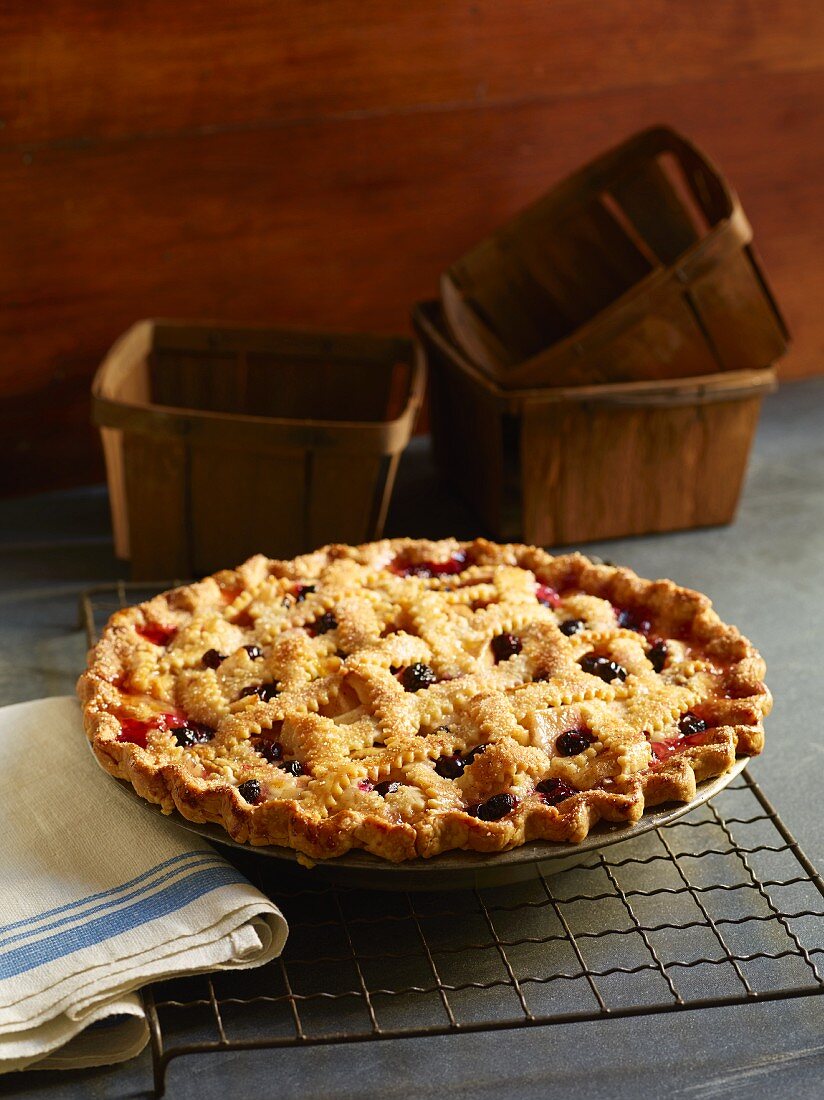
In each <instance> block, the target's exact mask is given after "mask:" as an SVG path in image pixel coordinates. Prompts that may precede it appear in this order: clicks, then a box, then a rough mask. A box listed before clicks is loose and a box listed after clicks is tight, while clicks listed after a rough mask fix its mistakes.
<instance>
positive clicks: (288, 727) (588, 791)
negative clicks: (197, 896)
mask: <svg viewBox="0 0 824 1100" xmlns="http://www.w3.org/2000/svg"><path fill="white" fill-rule="evenodd" d="M764 671H765V669H764V662H763V661H762V660H761V657H760V656H759V655H758V653H757V652H756V651H755V649H753V647H752V646H751V645H750V643H749V642H748V641H747V640H746V639H745V638H743V637H742V636H741V635H740V634H739V633H738V631H737V630H736V629H735V628H734V627H732V626H726V625H725V624H724V623H722V622H721V620H720V619H719V618H718V616H717V615H716V614H715V612H714V611H713V610H712V607H711V604H710V601H709V600H708V599H707V598H706V597H705V596H702V595H699V594H698V593H696V592H691V591H689V590H687V589H684V588H679V587H678V586H677V585H675V584H673V583H672V582H671V581H667V580H662V581H647V580H642V579H641V578H639V577H637V576H636V575H635V574H634V573H633V572H631V571H630V570H628V569H623V568H616V567H613V566H609V565H602V564H594V563H593V562H591V561H590V560H589V559H587V558H585V557H583V556H581V555H579V554H570V555H565V556H562V557H552V556H551V555H550V554H548V553H546V552H545V551H543V550H540V549H536V548H534V547H530V546H501V545H497V544H495V543H491V542H487V541H485V540H483V539H478V540H476V541H475V542H472V543H459V542H456V541H454V540H452V539H447V540H444V541H440V542H428V541H423V540H412V539H395V540H385V541H382V542H375V543H369V544H367V545H364V546H356V547H353V546H329V547H326V548H325V549H322V550H318V551H317V552H315V553H312V554H307V555H304V556H303V557H299V558H296V559H294V560H293V561H271V560H268V559H267V558H265V557H262V556H258V557H254V558H251V559H250V560H249V561H247V562H246V563H245V564H243V565H241V566H240V568H239V569H236V570H226V571H224V572H221V573H218V574H216V575H215V576H213V577H209V578H207V579H206V580H203V581H200V582H199V583H197V584H192V585H187V586H186V587H184V588H178V589H175V590H173V591H171V592H166V593H164V594H163V595H160V596H157V597H156V598H154V599H152V600H150V601H149V602H148V603H144V604H141V605H140V606H139V607H132V608H128V609H127V610H124V611H119V612H118V613H117V614H115V615H114V616H113V617H112V619H111V621H110V622H109V624H108V626H107V627H106V630H105V632H104V634H103V636H102V638H101V640H100V642H99V643H98V645H97V646H95V648H94V649H93V650H92V651H91V654H90V657H89V668H88V670H87V671H86V673H85V674H84V675H83V676H82V677H81V679H80V681H79V685H78V690H79V693H80V697H81V699H82V701H83V704H84V716H85V726H86V732H87V734H88V737H89V739H90V741H91V743H92V745H93V747H94V751H95V754H96V756H97V759H98V760H99V761H100V763H101V764H102V766H103V767H104V768H105V769H106V770H107V771H109V772H111V773H112V774H113V775H115V776H118V777H119V778H121V779H126V780H128V781H129V782H130V783H131V784H132V785H133V786H134V788H135V789H136V790H137V791H138V792H139V794H141V795H142V796H143V797H144V798H146V799H148V800H149V801H151V802H155V803H158V804H159V805H160V806H161V807H162V808H163V810H164V811H165V812H171V811H172V810H175V809H176V810H178V811H179V812H180V813H181V814H183V816H184V817H186V818H189V819H190V820H192V821H199V822H205V821H209V822H217V823H219V824H221V825H223V826H224V827H225V829H226V830H227V831H228V832H229V833H230V834H231V836H232V837H234V838H235V839H236V840H240V841H251V843H252V844H278V845H287V846H290V847H292V848H295V849H297V850H298V851H300V852H302V853H304V854H305V855H306V856H309V857H311V858H312V859H323V858H328V857H331V856H339V855H341V854H342V853H344V852H347V851H348V850H350V849H351V848H363V849H366V850H367V851H369V852H373V853H375V854H376V855H378V856H382V857H384V858H386V859H389V860H407V859H414V858H416V857H421V856H422V857H429V856H434V855H436V854H437V853H439V852H443V851H446V850H449V849H455V848H464V849H472V850H475V851H483V852H492V851H500V850H502V849H506V848H512V847H514V846H516V845H520V844H523V843H524V842H526V841H530V840H535V839H539V838H541V839H546V840H551V841H573V842H577V841H580V840H582V839H583V838H584V837H585V836H586V835H587V833H588V832H589V830H590V829H591V828H592V827H593V825H595V824H596V822H598V821H599V820H601V819H605V820H607V821H611V822H631V821H635V820H637V819H638V818H639V817H640V816H641V814H642V813H643V811H644V808H645V806H654V805H656V804H659V803H662V802H665V801H669V800H678V801H689V800H690V799H692V798H693V797H694V795H695V786H696V781H698V780H702V779H705V778H707V777H709V776H714V775H719V774H721V773H723V772H724V771H726V770H727V769H728V768H730V766H731V765H732V763H733V761H734V760H735V756H736V754H737V753H738V754H744V755H751V754H754V753H758V752H760V751H761V748H762V745H763V739H764V738H763V726H762V720H763V718H764V716H765V715H766V714H768V713H769V710H770V706H771V702H772V700H771V697H770V694H769V691H768V690H767V688H766V686H765V684H764V683H763V676H764Z"/></svg>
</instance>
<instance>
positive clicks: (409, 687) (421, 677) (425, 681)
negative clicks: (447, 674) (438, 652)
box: [399, 661, 438, 691]
mask: <svg viewBox="0 0 824 1100" xmlns="http://www.w3.org/2000/svg"><path fill="white" fill-rule="evenodd" d="M399 679H400V682H401V683H402V684H403V686H404V688H405V689H406V691H420V690H421V688H427V687H429V685H430V684H434V683H435V681H436V680H437V679H438V677H437V676H436V675H435V673H434V672H433V671H432V669H431V668H430V667H429V665H425V664H423V663H422V662H421V661H416V662H415V664H414V665H410V666H409V668H405V669H404V670H403V671H402V672H401V674H400V677H399Z"/></svg>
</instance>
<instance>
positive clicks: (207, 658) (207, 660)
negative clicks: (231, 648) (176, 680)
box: [200, 649, 226, 668]
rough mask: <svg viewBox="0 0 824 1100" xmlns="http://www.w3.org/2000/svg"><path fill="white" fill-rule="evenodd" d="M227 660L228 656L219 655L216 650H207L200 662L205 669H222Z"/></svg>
mask: <svg viewBox="0 0 824 1100" xmlns="http://www.w3.org/2000/svg"><path fill="white" fill-rule="evenodd" d="M225 660H226V654H225V653H218V651H217V650H216V649H207V650H206V652H205V653H204V654H203V656H202V657H201V658H200V662H201V664H202V665H203V667H204V668H220V666H221V665H222V664H223V662H224V661H225Z"/></svg>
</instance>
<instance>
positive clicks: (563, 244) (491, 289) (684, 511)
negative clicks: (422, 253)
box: [413, 127, 788, 545]
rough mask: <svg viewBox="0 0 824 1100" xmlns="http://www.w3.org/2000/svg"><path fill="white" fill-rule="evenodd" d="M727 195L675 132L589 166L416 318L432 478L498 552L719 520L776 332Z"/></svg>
mask: <svg viewBox="0 0 824 1100" xmlns="http://www.w3.org/2000/svg"><path fill="white" fill-rule="evenodd" d="M751 240H752V230H751V228H750V226H749V223H748V222H747V219H746V217H745V216H744V212H743V210H742V208H741V205H740V203H739V201H738V198H737V197H736V195H735V194H734V192H733V191H732V189H731V188H730V187H729V186H728V184H727V183H726V181H725V180H724V178H723V177H722V176H721V174H720V173H719V172H718V170H717V169H716V168H714V167H713V165H712V164H711V163H710V162H709V161H708V160H707V158H706V157H705V156H703V155H702V154H701V153H700V152H699V151H698V150H697V149H696V148H695V147H694V146H693V145H691V144H690V143H689V142H687V141H685V140H684V139H683V138H682V137H680V136H679V135H677V134H676V133H674V132H673V131H672V130H669V129H665V128H661V127H657V128H655V129H652V130H646V131H644V132H642V133H640V134H638V135H636V136H635V137H633V138H631V139H630V140H629V141H627V142H625V143H624V144H623V145H621V146H620V147H618V148H617V149H614V150H612V151H611V152H609V153H607V154H605V155H604V156H602V157H600V158H599V159H597V160H596V161H594V162H593V163H591V164H589V165H588V166H586V167H585V168H583V169H582V170H580V171H579V172H577V173H575V174H574V175H573V176H571V177H569V178H568V179H566V180H565V181H563V182H562V183H560V184H559V185H557V186H556V187H554V188H553V189H552V190H551V191H550V192H549V193H548V194H546V195H545V196H544V197H543V198H542V199H540V200H539V201H538V202H537V203H535V204H534V205H533V206H532V207H530V208H529V209H527V210H525V211H524V212H522V213H521V214H519V215H518V216H517V217H516V218H514V219H513V220H512V221H511V222H510V223H508V224H507V225H505V226H503V227H502V228H501V229H499V230H498V231H497V232H496V233H495V234H494V235H493V236H492V237H490V238H489V239H488V240H485V241H483V242H482V243H481V244H479V245H477V246H476V247H475V248H473V249H472V250H471V251H470V252H469V253H468V254H467V255H466V256H464V257H463V258H462V259H461V260H459V261H458V262H457V263H455V264H454V265H453V266H452V267H451V268H450V269H449V271H448V272H447V273H446V274H445V275H444V276H443V278H442V282H441V299H440V302H431V303H424V304H422V305H419V306H418V307H417V308H416V309H415V311H414V315H413V321H414V327H415V330H416V333H417V336H418V355H419V357H420V358H421V359H422V360H424V361H426V362H427V363H428V365H429V368H430V378H431V383H430V385H431V396H432V430H433V435H434V439H435V447H436V453H437V456H438V460H439V463H440V466H441V469H442V471H443V473H444V475H445V476H446V477H447V478H448V479H449V480H450V482H452V484H453V485H454V487H455V488H456V489H457V490H458V491H459V492H460V493H462V494H463V495H464V496H466V497H467V498H468V499H469V501H470V503H471V504H472V505H473V506H474V508H475V510H476V511H477V512H478V514H479V516H480V517H481V518H482V520H483V523H484V526H485V527H486V528H487V529H488V530H489V531H490V532H491V533H492V534H493V535H495V536H496V537H498V538H503V539H523V540H525V541H527V542H534V543H538V544H543V545H558V544H563V543H571V542H578V541H585V540H589V539H597V538H608V537H612V536H619V535H629V534H642V533H646V532H651V531H665V530H674V529H677V528H684V527H697V526H702V525H708V524H718V523H726V522H729V521H730V520H731V519H732V517H733V515H734V512H735V508H736V505H737V502H738V497H739V493H740V488H741V483H742V479H743V475H744V471H745V469H746V464H747V456H748V453H749V448H750V444H751V441H752V437H753V433H754V430H755V426H756V423H757V419H758V414H759V410H760V405H761V399H762V397H763V396H764V394H765V393H767V392H768V391H769V390H770V389H771V388H773V386H774V384H775V375H774V371H773V364H774V362H775V360H776V359H777V358H778V357H779V356H780V355H781V354H782V353H783V351H784V350H785V348H786V346H787V340H788V335H787V330H786V326H785V324H784V322H783V320H782V317H781V315H780V313H779V311H778V308H777V306H776V304H775V302H774V300H773V298H772V295H771V294H770V291H769V289H768V287H767V284H766V282H765V279H764V276H763V274H762V271H761V269H760V267H759V265H758V262H757V260H756V258H755V256H754V254H753V251H752V247H751Z"/></svg>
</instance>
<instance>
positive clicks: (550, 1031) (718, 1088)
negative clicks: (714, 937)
mask: <svg viewBox="0 0 824 1100" xmlns="http://www.w3.org/2000/svg"><path fill="white" fill-rule="evenodd" d="M395 501H396V503H395V506H394V507H393V510H392V513H391V515H390V519H389V533H393V534H400V533H403V534H410V535H428V536H432V537H437V536H443V535H447V534H457V535H459V536H470V535H472V534H475V533H477V527H476V526H474V525H473V520H472V517H471V516H470V515H468V514H467V513H466V511H465V510H464V509H463V508H462V507H461V506H460V505H459V504H458V503H457V502H455V501H454V500H453V499H452V498H451V497H450V496H449V494H447V493H446V492H445V491H442V490H441V489H440V488H439V487H438V483H437V478H436V476H435V474H434V471H433V470H432V468H431V464H430V459H429V455H428V451H427V448H426V445H425V443H424V442H423V441H416V443H415V445H413V447H412V448H411V449H410V452H408V453H407V455H406V456H405V458H404V462H403V463H402V466H401V473H400V476H399V484H398V488H397V491H396V497H395ZM586 549H587V551H589V552H593V553H599V554H601V555H603V556H605V557H608V558H610V559H612V560H614V561H617V562H620V563H623V564H627V565H630V566H632V567H633V568H634V569H635V570H636V571H637V572H638V573H640V574H641V575H642V576H652V577H658V576H667V577H672V578H673V579H674V580H676V581H678V582H679V583H682V584H685V585H688V586H690V587H694V588H697V589H699V590H701V591H703V592H706V593H707V594H708V595H709V596H710V597H711V598H712V599H713V602H714V604H715V606H716V608H717V610H718V612H719V614H720V615H721V616H722V618H724V619H726V620H727V621H729V622H733V623H735V624H736V625H738V626H739V627H740V629H741V630H742V631H743V632H744V633H745V634H747V635H748V636H749V637H751V638H752V639H753V640H754V641H755V643H756V644H757V646H758V647H759V649H760V650H761V652H762V653H763V655H764V657H765V658H766V661H767V665H768V668H769V673H768V681H769V684H770V687H771V689H772V691H773V693H774V696H775V709H774V711H773V713H772V715H771V717H770V718H769V719H768V725H767V735H768V737H767V747H766V750H765V752H764V754H763V756H761V757H760V758H759V759H758V760H756V761H754V763H753V764H752V765H751V769H752V772H753V774H754V775H755V777H756V778H757V780H758V782H759V783H760V784H761V786H762V788H763V790H764V791H765V793H766V794H767V796H768V797H769V798H770V799H771V800H772V801H773V803H774V804H775V805H776V806H777V807H778V810H779V812H780V813H781V815H782V817H783V819H784V821H785V823H786V824H787V826H788V827H789V828H790V830H791V831H792V832H793V833H795V835H796V837H797V838H798V839H799V841H800V842H801V845H802V847H803V848H804V849H805V850H806V852H807V854H808V856H809V857H810V858H811V860H812V862H813V863H814V864H815V865H816V866H817V867H819V868H824V811H822V788H824V736H823V734H824V718H822V715H824V671H823V669H824V666H822V654H823V653H824V629H822V622H824V379H819V380H813V381H808V382H803V383H794V384H789V385H785V386H784V387H782V389H781V390H780V391H779V392H778V393H777V394H775V395H773V396H771V397H769V398H768V399H767V400H766V402H765V405H764V413H763V417H762V421H761V424H760V427H759V431H758V437H757V441H756V445H755V449H754V453H753V456H752V462H751V466H750V470H749V474H748V478H747V484H746V488H745V491H744V496H743V500H742V503H741V507H740V511H739V516H738V518H737V520H736V522H735V523H734V524H733V525H732V526H730V527H725V528H714V529H706V530H697V531H689V532H683V533H676V534H669V535H661V536H653V537H646V538H633V539H625V540H613V541H610V542H608V543H599V544H591V545H589V546H588V547H586ZM124 575H125V572H124V568H123V566H122V564H121V563H118V562H117V561H116V560H115V558H114V556H113V552H112V546H111V539H110V533H109V524H108V515H107V503H106V496H105V491H104V490H103V489H102V488H99V487H97V488H91V489H87V490H78V491H72V492H66V493H55V494H48V495H44V496H40V497H33V498H26V499H18V500H7V501H2V502H0V703H2V704H5V703H12V702H18V701H21V700H24V699H34V698H39V697H41V696H45V695H57V694H65V693H70V692H71V691H72V690H73V685H74V681H75V678H76V676H77V673H78V670H79V669H80V667H81V665H82V662H83V656H84V650H85V639H84V637H83V634H82V631H81V630H80V628H79V626H78V622H77V599H78V594H79V593H80V591H81V590H82V589H84V588H85V587H88V586H89V585H92V584H100V583H104V582H106V581H108V580H114V579H117V578H119V577H122V576H124ZM43 766H44V769H47V767H48V762H46V761H44V762H43ZM287 916H288V914H287ZM822 941H823V942H824V929H822ZM822 1032H824V999H822V998H818V997H803V998H799V999H797V1000H790V1001H778V1002H772V1003H763V1004H751V1005H744V1006H740V1007H735V1008H723V1009H703V1010H699V1011H692V1012H687V1013H678V1014H669V1015H659V1016H642V1017H638V1018H629V1019H614V1020H609V1021H598V1022H595V1023H586V1024H565V1025H562V1026H555V1027H539V1028H531V1029H525V1030H519V1031H506V1032H499V1033H487V1034H475V1035H464V1036H447V1037H440V1038H427V1039H409V1040H395V1041H392V1042H388V1043H368V1044H356V1045H352V1046H344V1047H325V1048H323V1047H318V1048H312V1049H303V1050H283V1051H276V1052H271V1051H270V1052H266V1051H262V1052H251V1053H249V1052H244V1053H228V1054H222V1055H220V1056H214V1057H212V1056H208V1057H197V1058H188V1059H180V1060H178V1061H176V1062H173V1063H172V1065H171V1067H170V1070H169V1074H168V1092H167V1095H169V1096H171V1097H181V1098H183V1097H185V1098H189V1097H197V1098H198V1100H207V1098H211V1097H220V1098H224V1097H247V1096H248V1097H251V1096H258V1097H269V1096H271V1097H275V1096H277V1097H279V1098H282V1100H287V1098H292V1097H295V1098H297V1097H302V1098H307V1097H310V1098H313V1097H320V1096H323V1097H324V1098H325V1100H344V1098H346V1100H349V1098H353V1100H354V1098H356V1097H381V1098H382V1100H384V1098H385V1100H389V1098H392V1097H395V1096H397V1097H399V1098H400V1097H403V1100H412V1098H414V1097H421V1098H423V1097H430V1096H432V1097H434V1096H439V1095H442V1094H443V1093H444V1092H448V1093H449V1094H450V1095H451V1096H453V1097H456V1098H458V1097H466V1098H479V1100H481V1098H483V1100H486V1098H489V1100H516V1098H527V1097H529V1098H532V1097H535V1098H537V1097H547V1096H550V1095H559V1096H560V1095H563V1096H566V1097H570V1098H571V1100H577V1098H579V1097H580V1098H593V1100H594V1098H598V1100H600V1098H603V1100H607V1098H608V1100H624V1098H626V1100H630V1098H632V1100H637V1098H638V1097H648V1096H649V1097H653V1096H660V1095H661V1094H663V1093H666V1094H667V1095H668V1096H670V1097H672V1098H673V1100H674V1098H683V1100H708V1098H710V1097H724V1098H730V1100H735V1098H738V1097H741V1098H742V1100H743V1098H745V1097H746V1098H748V1100H750V1098H754V1100H760V1098H762V1097H763V1098H764V1100H767V1098H769V1100H777V1098H784V1097H793V1098H797V1100H807V1098H809V1100H814V1098H815V1100H820V1098H821V1097H822V1096H824V1035H823V1034H822ZM150 1094H151V1059H150V1057H149V1055H148V1052H144V1053H143V1054H142V1055H141V1056H140V1057H139V1058H137V1059H135V1060H134V1061H132V1062H131V1063H128V1064H126V1065H123V1066H119V1067H113V1068H111V1069H101V1070H90V1071H83V1072H78V1073H75V1074H47V1073H44V1072H29V1073H25V1074H13V1075H10V1076H8V1077H3V1078H0V1095H2V1096H21V1097H31V1098H40V1097H43V1098H46V1097H48V1098H54V1100H57V1098H60V1100H64V1098H66V1100H68V1098H79V1097H142V1096H148V1095H150Z"/></svg>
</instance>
